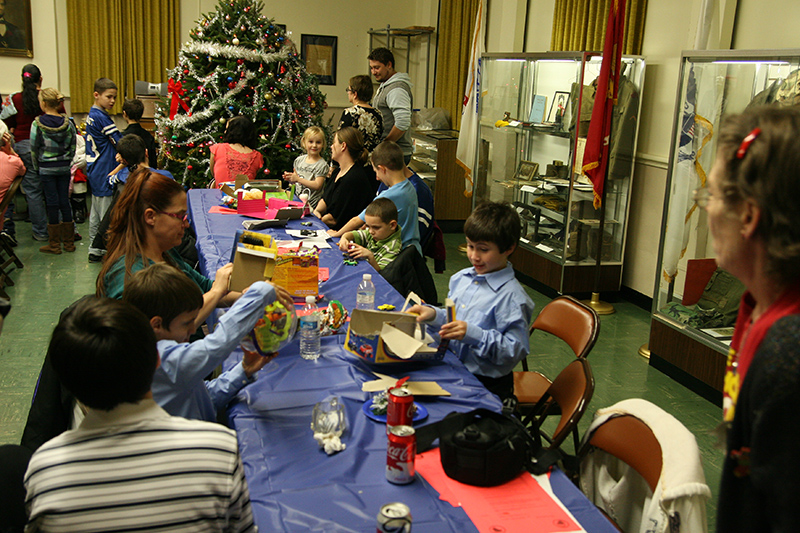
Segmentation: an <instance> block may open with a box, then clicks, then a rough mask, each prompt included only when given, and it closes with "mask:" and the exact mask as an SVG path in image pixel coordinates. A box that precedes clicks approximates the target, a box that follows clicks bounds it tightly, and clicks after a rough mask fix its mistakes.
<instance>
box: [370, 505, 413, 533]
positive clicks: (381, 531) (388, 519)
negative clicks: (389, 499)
mask: <svg viewBox="0 0 800 533" xmlns="http://www.w3.org/2000/svg"><path fill="white" fill-rule="evenodd" d="M377 533H411V509H409V508H408V505H406V504H404V503H400V502H395V503H387V504H386V505H384V506H383V507H381V510H380V512H379V513H378V529H377Z"/></svg>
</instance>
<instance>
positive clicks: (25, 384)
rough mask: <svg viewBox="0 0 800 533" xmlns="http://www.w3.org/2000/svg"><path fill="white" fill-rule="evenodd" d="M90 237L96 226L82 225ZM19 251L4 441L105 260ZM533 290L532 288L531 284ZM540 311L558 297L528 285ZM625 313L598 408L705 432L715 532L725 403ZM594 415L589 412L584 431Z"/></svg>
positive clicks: (614, 330)
mask: <svg viewBox="0 0 800 533" xmlns="http://www.w3.org/2000/svg"><path fill="white" fill-rule="evenodd" d="M79 231H80V232H81V233H82V234H83V235H84V236H86V235H88V224H83V225H82V226H81V227H79ZM17 238H18V240H19V243H20V244H19V247H17V248H16V251H17V254H18V255H19V256H20V258H21V259H22V261H23V263H24V264H25V266H24V268H22V269H20V270H16V271H13V273H12V275H11V276H12V279H13V280H14V281H15V282H16V285H15V286H14V287H9V288H8V289H7V291H8V293H9V295H10V296H11V298H12V305H13V308H12V310H11V314H10V315H9V317H8V318H7V319H6V321H5V325H4V327H3V333H2V336H0V444H6V443H16V442H19V439H20V437H21V435H22V429H23V427H24V425H25V419H26V417H27V413H28V408H29V406H30V400H31V396H32V394H33V389H34V386H35V384H36V377H37V376H38V372H39V369H40V367H41V363H42V359H43V357H44V353H45V350H46V347H47V343H48V341H49V337H50V332H51V331H52V328H53V326H54V325H55V323H56V321H57V320H58V315H59V313H60V312H61V310H62V309H64V307H66V306H67V305H68V304H70V303H71V302H73V301H75V300H77V299H78V298H80V297H81V296H83V295H85V294H90V293H93V292H94V283H95V278H96V276H97V272H98V271H99V270H100V266H99V265H98V264H90V263H88V262H87V260H86V258H87V253H88V251H87V250H88V244H87V243H86V240H83V241H80V242H78V243H76V245H77V247H78V251H77V252H76V253H74V254H66V253H65V254H62V255H59V256H50V255H46V254H42V253H40V252H39V251H38V248H39V246H41V243H38V242H35V241H33V240H32V239H31V237H30V224H25V223H17ZM445 242H446V244H447V250H448V259H447V267H448V269H447V271H446V272H445V273H443V274H434V281H435V282H436V287H437V290H438V291H439V297H440V299H443V298H444V297H445V296H446V295H447V285H448V281H449V278H450V275H452V274H453V273H455V272H457V271H458V270H460V269H462V268H464V267H466V266H469V262H468V261H467V258H466V255H465V254H463V253H459V252H458V251H457V250H456V247H457V245H458V244H460V243H461V242H463V236H460V235H455V234H447V235H446V236H445ZM526 288H527V287H526ZM527 290H528V293H529V294H530V296H531V298H532V299H533V301H534V302H535V303H536V310H535V311H534V313H538V311H539V310H540V309H541V308H542V306H543V305H545V304H546V303H547V302H548V301H550V298H549V297H547V296H545V295H542V294H540V293H538V292H536V291H534V290H533V289H530V288H527ZM614 307H615V308H616V310H617V312H616V313H615V314H613V315H608V316H604V317H602V318H601V329H600V338H599V340H598V342H597V345H596V346H595V348H594V350H593V351H592V353H591V354H590V356H589V361H590V363H591V364H592V370H593V372H594V377H595V382H596V388H595V393H594V398H593V399H592V403H591V406H590V412H594V411H595V410H596V409H599V408H601V407H606V406H609V405H611V404H613V403H616V402H618V401H620V400H624V399H626V398H634V397H638V398H644V399H646V400H649V401H651V402H653V403H655V404H657V405H659V406H661V407H662V408H663V409H664V410H666V411H667V412H669V413H671V414H672V415H674V416H675V417H676V418H678V420H680V421H681V422H682V423H683V424H684V425H686V427H688V428H689V430H690V431H692V432H693V433H694V434H695V436H696V437H697V441H698V444H699V445H700V450H701V453H702V455H703V463H704V466H705V472H706V481H707V483H708V485H709V486H710V487H711V492H712V494H713V496H712V499H711V501H710V502H709V506H708V513H709V525H710V527H709V530H710V531H713V529H714V528H713V524H714V515H715V505H716V491H717V486H718V485H719V475H720V467H721V459H722V453H721V452H720V451H719V450H717V449H716V448H715V438H714V437H712V436H711V435H710V432H711V431H712V430H713V428H715V427H716V425H717V424H718V422H719V420H720V419H721V412H720V409H719V408H718V407H716V406H714V405H712V404H710V403H709V402H707V401H706V400H704V399H702V398H700V397H699V396H697V395H696V394H694V393H692V392H690V391H689V390H688V389H686V388H684V387H683V386H681V385H679V384H677V383H676V382H674V381H673V380H672V379H670V378H668V377H667V376H665V375H664V374H662V373H660V372H659V371H657V370H655V369H652V368H650V367H649V366H648V364H647V360H646V359H643V358H642V357H641V356H639V355H638V354H637V350H638V348H639V346H641V345H642V344H644V343H645V342H647V337H648V334H649V329H650V317H649V313H647V312H646V311H644V310H642V309H640V308H639V307H636V306H634V305H632V304H630V303H628V302H626V301H624V300H623V301H620V302H618V303H615V304H614ZM558 343H559V341H553V340H552V339H550V338H547V336H546V335H544V334H540V336H539V335H537V336H535V337H534V338H533V345H532V347H531V353H532V355H531V356H529V358H528V363H529V365H530V367H531V368H533V369H536V370H539V371H541V372H543V373H544V374H545V375H547V376H551V377H552V376H555V375H557V374H558V372H559V371H560V370H561V369H562V368H563V367H564V366H565V365H566V364H567V363H569V361H570V360H571V358H572V357H574V356H573V355H572V353H571V352H570V351H569V349H568V348H566V347H564V346H560V345H559V344H558ZM590 421H591V416H586V417H584V419H583V421H582V422H581V431H584V430H585V429H586V427H587V426H588V425H589V422H590Z"/></svg>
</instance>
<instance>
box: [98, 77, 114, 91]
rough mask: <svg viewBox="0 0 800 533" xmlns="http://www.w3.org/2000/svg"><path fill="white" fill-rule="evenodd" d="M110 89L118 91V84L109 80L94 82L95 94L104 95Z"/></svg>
mask: <svg viewBox="0 0 800 533" xmlns="http://www.w3.org/2000/svg"><path fill="white" fill-rule="evenodd" d="M109 89H114V90H115V91H116V90H117V84H116V83H114V82H113V81H111V80H110V79H108V78H97V79H96V80H95V82H94V92H96V93H99V94H103V93H104V92H106V91H107V90H109Z"/></svg>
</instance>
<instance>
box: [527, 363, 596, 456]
mask: <svg viewBox="0 0 800 533" xmlns="http://www.w3.org/2000/svg"><path fill="white" fill-rule="evenodd" d="M593 395H594V377H593V376H592V368H591V366H589V362H588V361H587V360H586V359H584V358H579V359H575V360H574V361H572V362H571V363H570V364H568V365H567V366H566V367H565V368H564V370H562V371H561V373H559V374H558V376H557V377H556V379H554V380H553V383H552V384H551V385H550V388H548V389H547V392H546V393H545V394H544V396H542V398H541V399H540V400H539V402H538V403H537V404H536V406H534V408H533V412H532V415H531V417H532V418H531V419H530V420H529V421H531V422H535V425H534V426H533V427H538V428H539V431H540V433H541V435H542V436H543V437H544V438H545V440H546V441H548V442H549V443H550V445H549V446H548V448H558V447H560V446H561V443H563V442H564V440H565V439H566V438H567V435H569V434H570V433H572V434H573V438H574V445H575V451H576V452H577V451H578V422H580V420H581V417H583V413H585V412H586V409H587V408H588V407H589V402H590V401H591V399H592V396H593ZM552 402H555V403H556V404H558V406H559V408H560V415H561V418H560V420H559V421H558V425H557V426H556V429H555V431H553V435H552V436H548V435H547V434H545V433H544V432H543V431H542V429H541V426H542V422H543V421H544V419H545V418H546V417H547V416H548V414H549V413H550V412H551V410H550V405H551V403H552ZM527 421H528V420H527V419H526V422H527Z"/></svg>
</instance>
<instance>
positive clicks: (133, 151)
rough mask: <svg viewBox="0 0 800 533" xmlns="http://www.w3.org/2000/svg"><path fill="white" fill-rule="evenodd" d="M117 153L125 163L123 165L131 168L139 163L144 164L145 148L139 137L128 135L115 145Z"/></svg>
mask: <svg viewBox="0 0 800 533" xmlns="http://www.w3.org/2000/svg"><path fill="white" fill-rule="evenodd" d="M117 153H118V154H119V156H120V157H121V158H122V160H123V161H124V162H125V165H127V166H129V167H132V166H134V165H138V164H139V163H144V161H145V157H146V156H147V148H146V147H145V145H144V141H143V140H142V138H141V137H139V136H138V135H134V134H132V133H129V134H128V135H126V136H124V137H123V138H122V139H120V140H119V142H118V143H117Z"/></svg>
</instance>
